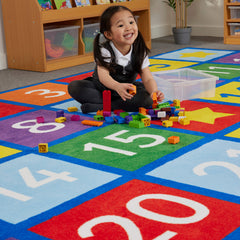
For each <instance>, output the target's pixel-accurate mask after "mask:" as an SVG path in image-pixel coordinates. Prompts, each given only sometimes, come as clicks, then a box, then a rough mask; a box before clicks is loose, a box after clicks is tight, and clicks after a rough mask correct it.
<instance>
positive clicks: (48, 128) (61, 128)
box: [0, 110, 92, 147]
mask: <svg viewBox="0 0 240 240" xmlns="http://www.w3.org/2000/svg"><path fill="white" fill-rule="evenodd" d="M71 116H72V114H65V117H66V118H67V121H66V122H63V123H58V122H55V118H56V112H55V111H47V110H38V111H34V112H30V113H27V114H23V115H21V116H17V117H14V118H11V119H7V120H4V121H1V122H0V132H1V135H0V139H1V140H4V141H7V142H11V143H16V144H19V145H24V146H28V147H36V146H37V145H38V144H39V143H49V142H51V141H54V140H56V139H59V138H62V137H65V136H68V135H70V134H72V133H75V132H78V131H81V130H84V129H87V128H89V127H91V126H87V125H83V124H81V121H82V120H84V119H92V118H89V117H84V116H80V121H71V120H70V118H71ZM37 117H43V118H44V123H37V121H36V118H37Z"/></svg>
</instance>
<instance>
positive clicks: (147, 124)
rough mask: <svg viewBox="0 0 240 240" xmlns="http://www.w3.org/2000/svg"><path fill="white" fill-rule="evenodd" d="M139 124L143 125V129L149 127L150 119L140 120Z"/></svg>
mask: <svg viewBox="0 0 240 240" xmlns="http://www.w3.org/2000/svg"><path fill="white" fill-rule="evenodd" d="M141 122H143V123H144V126H145V127H148V126H150V125H151V119H150V118H147V117H146V118H142V119H141Z"/></svg>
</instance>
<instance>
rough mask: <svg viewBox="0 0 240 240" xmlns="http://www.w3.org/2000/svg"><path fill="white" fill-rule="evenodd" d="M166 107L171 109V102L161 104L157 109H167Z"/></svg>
mask: <svg viewBox="0 0 240 240" xmlns="http://www.w3.org/2000/svg"><path fill="white" fill-rule="evenodd" d="M166 107H170V104H169V102H165V103H159V104H158V106H157V108H159V109H161V108H166Z"/></svg>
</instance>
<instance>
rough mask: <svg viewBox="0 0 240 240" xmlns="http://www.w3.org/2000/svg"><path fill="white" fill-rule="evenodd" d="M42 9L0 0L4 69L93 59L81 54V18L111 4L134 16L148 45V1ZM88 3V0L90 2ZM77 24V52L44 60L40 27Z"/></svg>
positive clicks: (30, 1)
mask: <svg viewBox="0 0 240 240" xmlns="http://www.w3.org/2000/svg"><path fill="white" fill-rule="evenodd" d="M71 2H72V6H73V7H72V8H68V9H53V10H46V11H42V10H41V8H40V5H39V4H38V1H37V0H1V3H2V13H3V23H4V33H5V40H6V49H7V61H8V68H14V69H22V70H31V71H40V72H48V71H53V70H57V69H62V68H66V67H72V66H76V65H79V64H84V63H88V62H92V61H93V56H92V53H85V45H84V42H83V40H82V32H83V28H84V20H87V19H88V20H91V19H94V20H96V19H99V17H100V15H101V14H102V12H103V11H104V10H105V9H106V8H108V7H109V6H111V5H124V6H126V7H128V8H129V9H131V10H132V11H133V12H134V14H135V15H137V16H139V18H138V27H139V30H140V32H141V33H142V35H143V37H144V39H145V41H146V44H147V46H148V47H149V48H151V28H150V0H131V1H127V2H120V3H111V4H104V5H91V6H85V7H76V5H75V4H74V0H71ZM91 2H92V1H91ZM49 24H54V25H58V24H60V25H62V24H64V25H69V26H80V30H79V36H78V40H79V44H78V45H79V47H78V55H76V56H70V57H64V58H58V59H53V60H47V59H46V53H45V43H44V27H45V26H47V25H49Z"/></svg>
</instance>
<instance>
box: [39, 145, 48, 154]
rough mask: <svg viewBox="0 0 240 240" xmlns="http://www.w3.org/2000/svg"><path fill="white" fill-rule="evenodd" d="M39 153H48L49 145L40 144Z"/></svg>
mask: <svg viewBox="0 0 240 240" xmlns="http://www.w3.org/2000/svg"><path fill="white" fill-rule="evenodd" d="M38 151H39V152H40V153H47V152H48V144H47V143H39V144H38Z"/></svg>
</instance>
